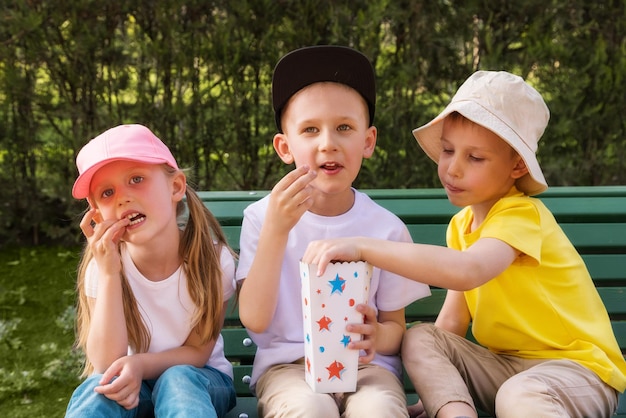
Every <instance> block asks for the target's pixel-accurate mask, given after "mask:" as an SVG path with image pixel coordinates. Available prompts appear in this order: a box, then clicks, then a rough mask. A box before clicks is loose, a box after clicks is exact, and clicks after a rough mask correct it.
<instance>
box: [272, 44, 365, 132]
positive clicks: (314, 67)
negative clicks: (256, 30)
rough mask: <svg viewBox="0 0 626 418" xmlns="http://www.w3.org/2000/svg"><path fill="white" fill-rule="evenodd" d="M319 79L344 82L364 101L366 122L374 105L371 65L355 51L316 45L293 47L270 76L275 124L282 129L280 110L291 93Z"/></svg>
mask: <svg viewBox="0 0 626 418" xmlns="http://www.w3.org/2000/svg"><path fill="white" fill-rule="evenodd" d="M322 81H333V82H335V83H341V84H345V85H347V86H349V87H352V88H353V89H354V90H356V91H357V92H358V93H359V94H361V96H363V98H364V99H365V101H366V102H367V107H368V109H369V117H370V126H371V125H373V123H374V111H375V109H376V82H375V80H374V68H373V67H372V64H371V63H370V61H369V59H368V58H367V57H366V56H365V55H363V54H362V53H360V52H359V51H357V50H355V49H352V48H349V47H345V46H337V45H318V46H309V47H305V48H300V49H296V50H294V51H291V52H289V53H288V54H287V55H285V56H283V57H282V58H281V59H280V60H279V61H278V63H277V64H276V67H275V68H274V75H273V77H272V106H273V107H274V118H275V120H276V127H277V128H278V131H279V132H282V127H281V123H280V119H281V116H282V111H283V108H284V107H285V105H286V104H287V102H288V101H289V99H290V98H291V96H293V95H294V94H296V93H297V92H298V91H299V90H301V89H302V88H304V87H306V86H308V85H310V84H313V83H318V82H322Z"/></svg>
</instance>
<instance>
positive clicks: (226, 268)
mask: <svg viewBox="0 0 626 418" xmlns="http://www.w3.org/2000/svg"><path fill="white" fill-rule="evenodd" d="M121 253H122V265H123V266H124V273H125V274H126V277H127V279H128V282H129V284H130V287H131V289H132V291H133V294H134V296H135V299H136V300H137V304H138V306H139V311H140V312H141V316H142V318H143V321H144V323H145V324H146V326H147V327H148V332H149V333H150V336H151V340H150V347H149V348H148V352H149V353H159V352H162V351H165V350H169V349H171V348H176V347H180V346H182V345H183V344H184V342H185V341H186V340H187V337H188V336H189V333H190V332H191V319H192V317H193V313H194V309H195V306H194V304H193V301H192V300H191V297H190V296H189V292H188V290H187V277H186V276H185V273H184V272H183V269H182V266H180V267H179V268H178V270H176V271H175V272H174V274H172V275H171V276H170V277H168V278H167V279H165V280H161V281H159V282H153V281H150V280H148V279H147V278H146V277H145V276H143V275H142V274H141V273H140V272H139V270H137V267H136V266H135V264H134V263H133V260H132V259H131V257H130V254H129V253H128V251H127V250H126V246H124V245H122V246H121ZM220 258H221V259H220V262H221V267H222V271H223V274H222V293H223V298H224V301H227V300H228V299H230V298H231V297H232V296H233V295H234V294H235V281H234V277H235V261H234V259H233V256H232V255H231V253H230V251H229V250H228V249H227V248H222V253H221V255H220ZM85 293H86V294H87V296H89V297H93V298H95V297H97V293H98V265H97V264H96V260H95V259H92V260H91V262H90V263H89V266H88V267H87V271H86V276H85ZM128 354H133V353H132V351H131V350H130V347H129V351H128ZM206 364H207V365H208V366H211V367H214V368H216V369H218V370H220V371H221V372H223V373H226V374H227V375H228V376H230V377H231V378H232V377H233V367H232V364H231V363H230V362H229V361H228V360H227V359H226V357H225V356H224V339H223V338H222V335H221V334H220V335H219V337H218V339H217V342H216V344H215V347H214V348H213V352H212V353H211V357H210V358H209V361H208V362H207V363H206Z"/></svg>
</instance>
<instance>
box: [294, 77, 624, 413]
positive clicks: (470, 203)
mask: <svg viewBox="0 0 626 418" xmlns="http://www.w3.org/2000/svg"><path fill="white" fill-rule="evenodd" d="M548 119H549V111H548V108H547V106H546V105H545V103H544V101H543V99H542V98H541V96H540V95H539V93H537V91H536V90H535V89H533V88H532V87H531V86H530V85H528V84H527V83H526V82H524V80H523V79H521V78H520V77H518V76H515V75H513V74H510V73H507V72H502V71H501V72H493V71H478V72H476V73H474V74H473V75H472V76H470V77H469V78H468V80H467V81H466V82H465V83H464V84H463V85H462V86H461V87H460V88H459V90H458V91H457V93H456V94H455V96H454V97H453V98H452V101H451V102H450V104H449V105H448V106H447V107H446V108H445V109H444V111H443V112H441V114H439V115H438V116H437V117H436V118H435V119H434V120H432V121H431V122H430V123H428V124H426V125H424V126H423V127H420V128H418V129H415V130H414V131H413V134H414V135H415V138H416V139H417V141H418V143H419V144H420V146H421V147H422V148H423V149H424V151H425V152H426V153H427V154H428V155H429V156H430V157H431V158H432V159H433V160H435V161H436V162H437V163H438V173H439V177H440V180H441V182H442V184H443V186H444V188H445V190H446V193H447V195H448V198H449V200H450V201H451V202H452V203H453V204H454V205H456V206H459V207H462V208H463V209H462V210H461V211H460V212H459V213H457V214H456V215H455V216H454V217H453V218H452V220H451V222H450V224H449V227H448V231H447V244H448V248H446V247H440V246H433V245H424V244H403V243H402V244H401V243H392V242H388V243H384V244H383V243H382V242H380V241H377V240H372V239H368V238H360V237H359V238H352V239H343V240H332V241H318V242H314V243H312V244H310V245H309V247H308V249H307V252H306V253H305V256H304V257H303V261H305V262H309V263H318V265H319V268H320V273H322V272H323V270H324V268H325V265H326V264H327V263H328V262H329V261H331V260H345V261H349V260H365V261H368V262H369V263H371V264H373V265H374V266H376V267H379V268H381V269H385V270H390V271H393V272H395V273H397V274H401V275H403V276H405V277H409V278H412V279H414V280H419V281H420V282H424V283H429V284H431V285H434V286H438V287H442V288H447V289H449V290H448V293H447V296H446V300H445V302H444V304H443V307H442V309H441V312H440V313H439V316H438V317H437V320H436V322H435V324H434V325H433V324H421V325H417V326H414V327H412V328H411V329H409V330H408V331H407V333H406V334H405V338H404V342H403V348H402V359H403V363H404V366H405V368H406V370H407V372H408V374H409V377H410V378H411V381H412V382H413V384H414V386H415V388H416V391H417V392H418V394H419V396H420V402H419V403H418V404H416V405H412V406H411V407H410V408H409V410H410V412H411V416H419V417H425V416H428V417H438V418H442V417H476V416H477V413H476V409H477V408H478V409H481V410H485V411H487V412H489V413H491V414H495V416H498V417H499V418H502V417H531V416H532V417H561V416H585V417H601V416H602V417H608V416H610V415H612V414H613V412H614V411H615V409H616V407H617V394H618V391H619V392H623V391H624V389H625V388H626V362H625V361H624V358H623V356H622V353H621V352H620V349H619V346H618V344H617V341H616V339H615V335H614V334H613V330H612V328H611V323H610V321H609V317H608V314H607V312H606V309H605V307H604V305H603V304H602V300H601V299H600V297H599V295H598V292H597V291H596V288H595V286H594V284H593V282H592V280H591V277H590V275H589V273H588V271H587V268H586V266H585V264H584V262H583V260H582V258H581V257H580V255H579V254H578V253H577V252H576V250H575V248H574V246H573V245H572V244H571V243H570V241H569V240H568V238H567V237H566V235H565V234H564V233H563V231H562V230H561V228H560V227H559V225H558V224H557V222H556V221H555V219H554V217H553V216H552V214H551V213H550V211H549V210H548V209H547V208H546V207H545V206H544V204H543V203H542V202H541V201H540V200H539V199H536V198H532V197H530V196H532V195H535V194H538V193H541V192H543V191H544V190H546V188H547V184H546V181H545V179H544V176H543V174H542V172H541V169H540V167H539V164H538V162H537V159H536V156H535V152H536V150H537V143H538V141H539V138H540V137H541V135H542V134H543V131H544V129H545V127H546V125H547V123H548ZM470 323H471V326H472V333H473V335H474V337H475V338H476V340H477V341H478V343H479V344H480V345H478V344H474V343H472V342H470V341H469V340H467V339H465V335H466V332H467V330H468V327H469V325H470Z"/></svg>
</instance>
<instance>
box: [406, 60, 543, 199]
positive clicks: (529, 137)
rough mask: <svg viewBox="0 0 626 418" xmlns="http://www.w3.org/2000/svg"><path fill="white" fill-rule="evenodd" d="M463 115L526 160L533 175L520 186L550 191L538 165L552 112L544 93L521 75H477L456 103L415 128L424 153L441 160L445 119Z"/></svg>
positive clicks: (521, 180) (456, 97)
mask: <svg viewBox="0 0 626 418" xmlns="http://www.w3.org/2000/svg"><path fill="white" fill-rule="evenodd" d="M452 112H459V113H460V114H461V115H463V116H464V117H466V118H467V119H469V120H471V121H473V122H474V123H477V124H479V125H481V126H483V127H485V128H487V129H489V130H490V131H492V132H493V133H495V134H496V135H498V136H499V137H500V138H502V139H503V140H505V141H506V142H507V143H508V144H509V145H511V147H513V149H514V150H515V151H517V153H518V154H519V155H520V156H521V157H522V159H523V160H524V162H525V163H526V167H528V174H526V175H524V176H523V177H521V178H519V179H517V182H516V186H517V188H518V189H519V190H520V191H522V192H524V193H526V194H527V195H531V196H532V195H537V194H539V193H542V192H544V191H545V190H546V189H547V188H548V184H547V183H546V179H545V178H544V176H543V173H542V172H541V167H539V162H538V161H537V156H536V152H537V143H538V142H539V138H541V135H543V132H544V130H545V129H546V126H547V125H548V120H549V119H550V111H549V110H548V106H546V104H545V102H544V101H543V98H542V97H541V95H540V94H539V93H538V92H537V90H535V89H534V88H532V87H531V86H530V85H528V84H527V83H526V82H524V80H523V79H522V78H521V77H519V76H516V75H513V74H511V73H508V72H505V71H477V72H475V73H474V74H472V75H471V76H470V77H469V78H468V79H467V80H466V81H465V83H463V84H462V85H461V87H459V90H458V91H457V92H456V94H455V95H454V97H453V98H452V101H451V102H450V104H448V106H446V108H445V109H444V110H443V112H441V113H440V114H439V115H438V116H437V117H436V118H435V119H433V120H432V121H430V122H429V123H427V124H426V125H424V126H422V127H419V128H417V129H414V130H413V136H415V139H417V142H418V143H419V145H420V146H421V147H422V149H423V150H424V152H426V154H427V155H428V156H429V157H430V158H432V159H433V160H434V161H435V162H438V160H439V155H440V154H441V149H442V147H441V132H442V129H443V123H442V122H443V119H444V118H445V117H446V116H448V115H449V114H450V113H452Z"/></svg>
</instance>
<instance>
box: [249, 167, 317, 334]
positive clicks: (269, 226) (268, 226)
mask: <svg viewBox="0 0 626 418" xmlns="http://www.w3.org/2000/svg"><path fill="white" fill-rule="evenodd" d="M315 176H316V174H315V172H312V171H310V170H309V168H308V167H306V166H304V167H299V168H296V169H295V170H293V171H291V172H290V173H288V174H287V175H286V176H285V177H283V178H282V179H281V180H280V181H279V182H278V183H277V184H276V186H274V188H273V189H272V192H271V193H270V202H269V205H268V208H267V213H266V215H265V220H264V221H263V226H262V227H261V232H260V235H259V242H258V246H257V248H256V253H255V255H254V260H253V262H252V265H251V267H250V271H249V272H248V275H247V276H246V278H245V280H244V281H243V285H242V286H241V291H240V293H239V316H240V318H241V322H242V323H243V325H244V326H245V327H246V328H248V329H249V330H251V331H252V332H256V333H261V332H263V331H265V329H266V328H267V327H268V326H269V324H270V323H271V321H272V318H273V316H274V311H275V310H276V304H277V300H278V299H277V298H278V286H279V283H280V273H281V268H282V262H283V257H284V254H285V248H286V246H287V239H288V237H289V231H290V230H291V228H293V227H294V225H295V224H296V223H297V222H298V221H299V220H300V218H301V217H302V215H303V214H304V212H306V211H307V210H308V209H309V208H310V207H311V206H312V204H313V197H312V193H313V188H312V187H311V186H310V185H309V183H310V182H311V181H312V180H313V179H314V178H315Z"/></svg>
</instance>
